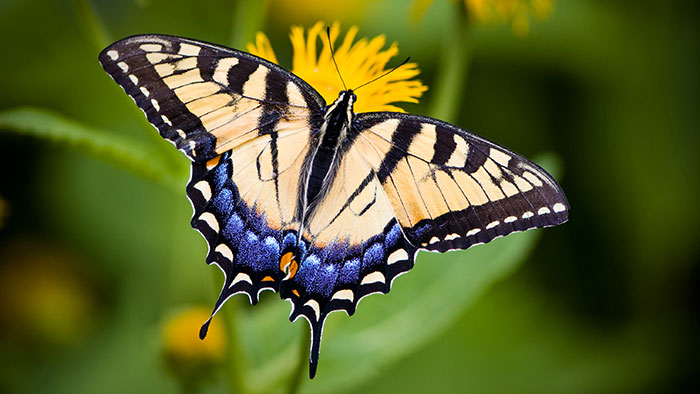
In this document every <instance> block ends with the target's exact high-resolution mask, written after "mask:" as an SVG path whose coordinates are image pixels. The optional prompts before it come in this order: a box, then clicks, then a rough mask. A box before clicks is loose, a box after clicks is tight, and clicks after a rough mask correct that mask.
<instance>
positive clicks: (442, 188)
mask: <svg viewBox="0 0 700 394" xmlns="http://www.w3.org/2000/svg"><path fill="white" fill-rule="evenodd" d="M385 123H386V124H379V125H377V126H375V127H373V128H372V132H371V133H363V134H362V135H360V136H359V137H358V139H357V141H356V142H355V146H356V149H358V150H359V151H360V152H361V153H360V154H361V155H362V156H363V157H364V158H365V159H366V160H367V161H368V162H369V163H370V165H371V166H372V167H374V168H377V169H380V168H381V166H382V165H383V163H384V160H385V158H386V157H387V155H389V154H391V153H390V152H391V150H392V147H393V144H392V143H391V142H390V140H388V138H386V135H388V136H391V132H392V131H393V130H395V129H396V127H395V124H394V123H395V120H393V119H392V120H390V121H387V122H385ZM426 129H428V130H427V131H426V133H428V134H430V133H432V134H433V135H434V133H435V131H434V128H431V127H427V128H426ZM375 130H376V131H377V133H374V131H375ZM417 137H418V138H414V140H413V144H416V146H415V147H414V146H413V144H412V145H410V146H409V147H408V150H409V152H410V151H411V148H413V151H416V153H419V154H421V156H426V155H428V153H429V154H430V156H432V152H425V151H426V149H427V148H428V147H431V146H432V145H431V144H428V143H426V142H425V141H426V139H427V138H429V137H430V136H426V137H422V136H421V135H420V134H419V135H418V136H417ZM432 141H433V144H434V138H433V139H432ZM464 175H466V174H464ZM382 188H383V191H384V192H385V193H386V195H387V197H388V200H389V202H390V204H391V206H392V208H393V210H394V212H395V213H396V218H397V219H398V221H399V223H400V224H401V225H402V226H403V227H413V226H414V225H415V224H416V223H418V222H419V221H421V220H423V219H432V218H435V217H438V216H440V215H443V214H445V213H447V212H450V211H459V210H462V209H465V208H467V207H469V206H470V205H471V204H482V203H484V202H487V201H488V200H486V199H485V196H483V194H484V193H483V191H481V188H480V186H479V184H478V183H476V181H475V180H473V179H471V178H470V177H469V176H468V175H467V176H466V177H465V179H464V182H463V183H462V184H459V185H458V184H457V182H455V179H454V178H453V177H452V176H451V175H450V174H448V173H447V172H445V171H443V170H441V169H440V168H439V167H438V166H436V165H433V164H431V163H429V162H428V161H426V160H424V159H422V158H420V157H418V156H416V155H412V154H405V153H402V157H401V158H400V159H398V161H397V162H396V163H395V167H394V168H393V170H392V171H390V173H389V174H387V176H386V177H385V179H384V181H383V183H382ZM472 195H474V196H477V197H476V198H471V196H472ZM467 196H470V198H467ZM481 196H483V197H484V198H482V197H481ZM472 200H473V201H472Z"/></svg>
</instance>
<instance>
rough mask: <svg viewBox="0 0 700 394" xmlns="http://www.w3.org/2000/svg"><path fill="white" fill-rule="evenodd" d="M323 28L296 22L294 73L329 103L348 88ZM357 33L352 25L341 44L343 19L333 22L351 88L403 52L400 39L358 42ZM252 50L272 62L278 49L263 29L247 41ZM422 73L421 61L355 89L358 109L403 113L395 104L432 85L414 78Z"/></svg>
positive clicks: (341, 65) (342, 66)
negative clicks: (388, 43)
mask: <svg viewBox="0 0 700 394" xmlns="http://www.w3.org/2000/svg"><path fill="white" fill-rule="evenodd" d="M325 26H326V25H325V24H324V23H323V22H317V23H316V24H314V25H313V26H312V27H311V28H309V29H308V30H307V31H306V32H305V31H304V28H303V27H301V26H293V27H292V28H291V31H290V34H289V39H290V41H291V42H292V49H293V50H294V57H293V60H292V72H293V73H294V74H296V75H297V76H299V77H300V78H302V79H303V80H305V81H306V82H308V83H309V84H310V85H311V86H313V87H314V89H316V90H317V91H318V92H319V93H320V94H321V96H323V98H324V99H325V100H326V102H328V103H330V102H333V101H334V100H335V99H336V98H338V94H339V93H340V91H341V90H345V89H346V88H345V87H344V86H343V83H342V81H341V79H340V76H339V75H338V72H337V71H336V69H335V65H334V64H333V58H332V57H331V48H330V45H329V42H328V37H327V36H326V34H325V31H326V29H325ZM358 31H359V29H358V28H357V26H352V27H351V28H350V29H349V30H348V31H347V33H345V37H344V38H343V40H342V41H341V43H340V45H339V46H336V45H335V43H336V41H338V38H339V36H340V23H338V22H335V23H333V24H332V25H331V26H330V41H331V42H332V43H333V44H334V49H335V60H336V62H337V63H338V68H339V69H340V74H341V75H342V76H343V78H344V80H345V84H346V86H347V88H351V89H353V88H357V87H359V86H360V85H362V84H364V83H366V82H369V81H371V80H373V79H374V78H376V77H378V76H380V75H382V74H384V73H386V72H387V71H389V70H390V69H391V67H388V64H389V61H390V60H391V59H392V58H393V57H394V56H396V55H398V52H399V50H398V45H397V44H396V43H392V44H391V45H390V46H389V48H387V49H383V48H384V47H385V46H386V37H384V36H383V35H380V36H377V37H374V38H372V39H371V40H367V39H366V38H362V39H360V40H358V41H355V38H356V37H357V33H358ZM319 40H320V41H321V48H320V51H319V48H318V46H317V44H318V41H319ZM248 50H249V51H250V52H251V53H253V54H255V55H258V56H261V57H264V58H266V59H268V60H271V59H273V58H274V52H273V51H272V47H271V46H270V44H269V40H267V37H266V36H265V35H264V33H258V35H257V36H256V44H255V45H252V44H249V45H248ZM275 62H276V59H275ZM419 73H420V70H419V69H418V65H417V64H415V63H407V64H405V65H403V66H401V67H400V68H398V69H397V70H396V71H394V72H392V73H391V74H389V75H387V76H386V77H384V78H381V79H379V80H377V81H375V82H372V83H370V84H369V85H366V86H364V87H363V88H362V89H361V90H360V91H359V92H357V93H356V94H357V101H356V102H355V111H356V112H370V111H399V112H403V110H402V109H401V108H399V107H397V106H395V105H392V103H398V102H411V103H417V102H418V99H419V98H420V97H421V95H422V94H423V93H424V92H425V91H426V90H427V89H428V88H427V86H425V85H423V83H421V82H420V81H418V80H411V79H412V78H415V77H416V76H417V75H418V74H419Z"/></svg>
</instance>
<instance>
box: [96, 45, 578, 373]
mask: <svg viewBox="0 0 700 394" xmlns="http://www.w3.org/2000/svg"><path fill="white" fill-rule="evenodd" d="M100 62H101V63H102V66H103V67H104V68H105V70H106V71H107V72H108V73H109V74H110V75H111V76H112V77H113V78H114V80H115V81H116V82H117V83H118V84H119V85H121V86H122V87H123V88H124V90H125V91H126V92H127V94H129V95H130V96H131V97H132V98H133V99H134V101H135V102H136V104H137V105H138V106H139V107H140V108H141V109H142V110H143V111H144V113H145V114H146V117H147V118H148V120H149V121H150V122H151V123H152V124H153V125H154V126H155V127H156V128H157V129H158V131H159V132H160V134H161V136H163V137H164V138H165V139H166V140H169V141H170V142H172V143H173V144H174V145H175V146H176V147H177V148H178V149H179V150H181V151H182V152H183V153H184V154H185V155H186V156H187V157H188V158H189V159H190V160H191V162H192V171H191V178H190V180H189V182H188V184H187V187H186V192H187V196H188V198H189V199H190V201H191V202H192V206H193V209H194V214H193V217H192V221H191V224H192V226H193V227H194V228H195V229H197V230H198V231H199V232H200V233H202V235H203V236H204V238H205V239H206V241H207V243H208V245H209V251H208V253H207V258H206V261H207V263H209V264H215V265H216V266H218V267H219V268H220V269H221V271H222V272H223V273H224V285H223V288H222V291H221V294H220V296H219V299H218V300H217V302H216V305H215V308H214V312H213V313H212V316H213V315H214V314H215V313H216V312H217V311H218V310H219V308H221V307H222V305H223V304H224V303H225V301H226V300H227V299H229V298H230V297H232V296H233V295H235V294H239V293H242V294H246V295H247V296H248V297H249V299H250V301H251V303H256V302H257V301H258V298H259V294H260V292H262V291H263V290H272V291H275V292H278V293H279V294H280V296H281V297H282V298H283V299H286V300H289V301H290V302H291V303H292V312H291V314H290V320H295V319H297V318H298V317H304V318H305V319H307V320H308V322H309V324H310V327H311V331H312V342H311V360H310V362H311V364H310V375H311V377H313V376H314V374H315V372H316V368H317V365H318V356H319V350H320V343H321V332H322V329H323V323H324V321H325V319H326V317H327V316H328V315H329V314H330V313H331V312H333V311H339V310H342V311H345V312H347V313H348V314H349V315H352V314H354V313H355V310H356V308H357V305H358V303H359V301H360V300H361V299H362V298H363V297H365V296H367V295H370V294H373V293H387V292H389V290H390V288H391V285H392V283H393V281H394V279H396V277H398V276H399V275H401V274H403V273H405V272H407V271H409V270H410V269H411V268H412V267H413V264H414V259H415V255H416V253H417V252H418V251H419V250H430V251H438V252H445V251H448V250H452V249H466V248H468V247H470V246H472V245H476V244H480V243H486V242H489V241H490V240H492V239H494V238H497V237H500V236H504V235H507V234H509V233H512V232H515V231H523V230H527V229H530V228H537V227H547V226H553V225H557V224H560V223H563V222H565V221H566V220H567V218H568V203H567V201H566V197H565V196H564V193H563V192H562V190H561V188H560V187H559V185H558V184H557V183H556V181H555V180H554V179H553V178H552V177H551V176H550V175H549V174H547V173H546V172H545V171H544V170H543V169H541V168H540V167H539V166H537V165H536V164H534V163H532V162H530V161H529V160H527V159H525V158H524V157H522V156H520V155H518V154H516V153H514V152H512V151H510V150H508V149H506V148H504V147H502V146H500V145H497V144H495V143H493V142H491V141H488V140H486V139H484V138H482V137H479V136H477V135H474V134H471V133H469V132H467V131H466V130H464V129H461V128H459V127H456V126H454V125H451V124H449V123H446V122H442V121H439V120H436V119H432V118H427V117H422V116H417V115H411V114H403V113H395V112H373V113H359V114H355V113H354V111H353V104H354V102H355V100H357V99H358V98H357V97H356V95H355V93H354V92H353V91H351V90H346V91H342V92H340V94H339V97H338V99H337V100H335V101H334V102H333V103H331V104H330V105H327V104H326V103H325V101H324V100H323V98H322V97H321V96H320V95H319V94H318V92H316V91H315V90H314V89H313V88H312V87H311V86H309V85H308V84H307V83H306V82H304V81H303V80H301V79H300V78H298V77H297V76H295V75H294V74H292V73H290V72H289V71H286V70H284V69H283V68H281V67H279V66H277V65H276V64H273V63H270V62H268V61H266V60H263V59H260V58H258V57H255V56H253V55H250V54H248V53H245V52H240V51H236V50H233V49H229V48H225V47H221V46H217V45H214V44H209V43H205V42H201V41H197V40H191V39H186V38H181V37H172V36H165V35H141V36H133V37H129V38H126V39H123V40H120V41H118V42H116V43H114V44H112V45H111V46H109V47H108V48H106V49H105V50H104V51H103V52H102V53H101V54H100ZM207 326H208V322H207V323H205V324H204V326H203V327H202V330H201V332H200V336H201V337H204V335H206V330H207Z"/></svg>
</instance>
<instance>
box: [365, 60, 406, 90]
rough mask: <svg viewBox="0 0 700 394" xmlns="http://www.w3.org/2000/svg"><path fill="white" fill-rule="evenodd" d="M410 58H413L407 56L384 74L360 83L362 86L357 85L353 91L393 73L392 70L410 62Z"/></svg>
mask: <svg viewBox="0 0 700 394" xmlns="http://www.w3.org/2000/svg"><path fill="white" fill-rule="evenodd" d="M409 60H411V58H410V57H407V58H406V60H404V61H402V62H401V64H399V65H398V66H396V67H394V68H392V69H391V70H389V71H387V72H385V73H384V74H382V75H380V76H378V77H377V78H374V79H373V80H371V81H369V82H365V83H363V84H362V85H360V86H358V87H356V88H355V89H353V91H357V89H359V88H361V87H363V86H366V85H369V84H370V83H372V82H374V81H376V80H378V79H380V78H384V77H386V76H387V75H389V74H391V73H392V72H394V71H396V69H397V68H399V67H401V66H403V65H404V64H406V63H408V61H409Z"/></svg>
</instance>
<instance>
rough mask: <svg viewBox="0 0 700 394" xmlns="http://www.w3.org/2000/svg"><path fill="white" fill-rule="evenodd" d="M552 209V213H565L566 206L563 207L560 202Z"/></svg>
mask: <svg viewBox="0 0 700 394" xmlns="http://www.w3.org/2000/svg"><path fill="white" fill-rule="evenodd" d="M552 208H553V209H554V212H557V213H558V212H564V211H566V205H564V204H562V203H560V202H558V203H556V204H554V206H553V207H552Z"/></svg>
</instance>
